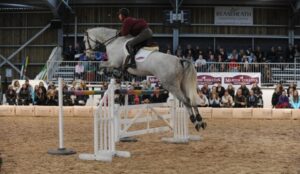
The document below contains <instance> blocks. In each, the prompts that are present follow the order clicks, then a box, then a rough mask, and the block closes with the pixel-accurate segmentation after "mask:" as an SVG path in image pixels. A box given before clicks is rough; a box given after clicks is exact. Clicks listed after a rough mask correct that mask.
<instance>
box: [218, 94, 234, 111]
mask: <svg viewBox="0 0 300 174" xmlns="http://www.w3.org/2000/svg"><path fill="white" fill-rule="evenodd" d="M233 105H234V103H233V98H232V96H231V95H229V93H228V90H226V91H225V93H224V95H223V97H222V100H221V106H222V107H225V108H231V107H232V106H233Z"/></svg>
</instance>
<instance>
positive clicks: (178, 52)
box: [175, 45, 183, 58]
mask: <svg viewBox="0 0 300 174" xmlns="http://www.w3.org/2000/svg"><path fill="white" fill-rule="evenodd" d="M175 53H176V56H177V57H179V58H182V56H183V51H182V48H181V45H178V47H177V50H176V51H175Z"/></svg>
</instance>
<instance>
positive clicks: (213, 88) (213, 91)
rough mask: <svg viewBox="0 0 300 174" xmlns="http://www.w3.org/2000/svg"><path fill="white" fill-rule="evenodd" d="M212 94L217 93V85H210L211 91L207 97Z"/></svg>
mask: <svg viewBox="0 0 300 174" xmlns="http://www.w3.org/2000/svg"><path fill="white" fill-rule="evenodd" d="M212 94H217V95H219V94H218V92H217V87H216V86H212V87H211V91H210V93H209V96H208V97H207V98H211V97H212Z"/></svg>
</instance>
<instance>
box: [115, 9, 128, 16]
mask: <svg viewBox="0 0 300 174" xmlns="http://www.w3.org/2000/svg"><path fill="white" fill-rule="evenodd" d="M118 14H121V15H123V16H125V17H128V16H129V10H128V9H127V8H121V9H120V10H119V12H118Z"/></svg>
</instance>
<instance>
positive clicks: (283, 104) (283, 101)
mask: <svg viewBox="0 0 300 174" xmlns="http://www.w3.org/2000/svg"><path fill="white" fill-rule="evenodd" d="M289 106H290V103H289V98H288V96H287V95H286V92H285V91H283V92H282V93H281V95H280V96H279V99H278V103H277V105H276V106H275V108H289Z"/></svg>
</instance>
